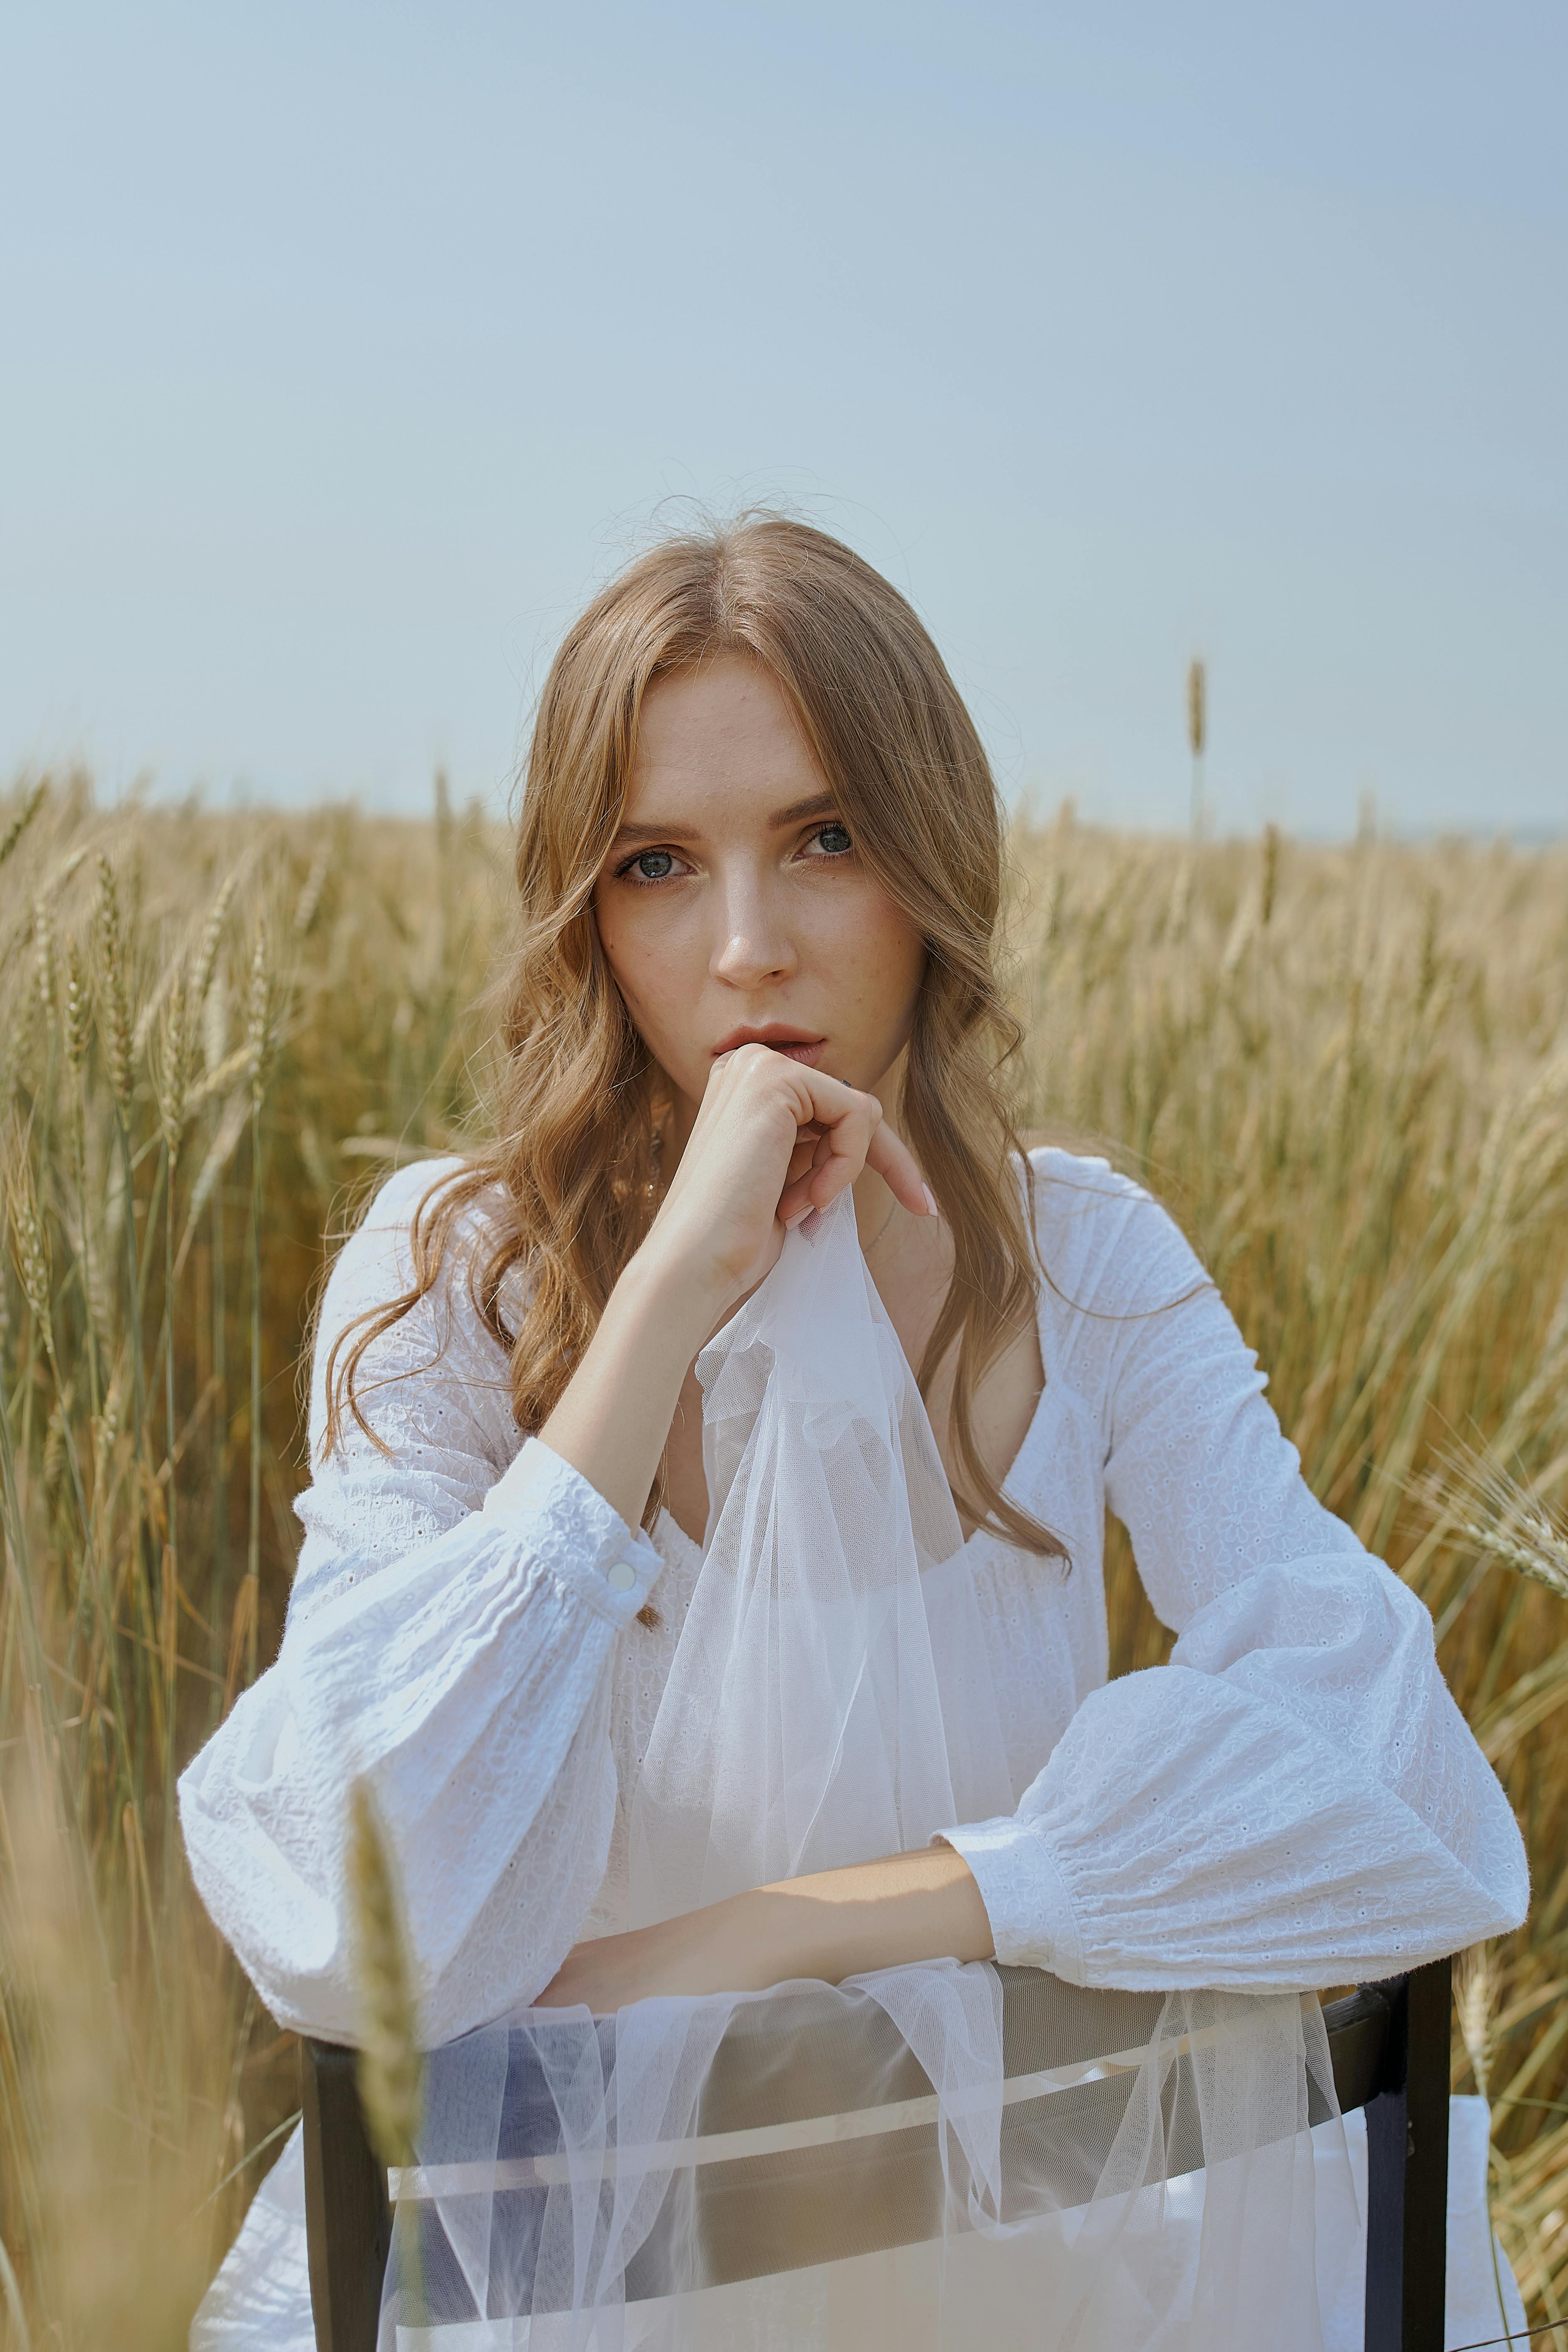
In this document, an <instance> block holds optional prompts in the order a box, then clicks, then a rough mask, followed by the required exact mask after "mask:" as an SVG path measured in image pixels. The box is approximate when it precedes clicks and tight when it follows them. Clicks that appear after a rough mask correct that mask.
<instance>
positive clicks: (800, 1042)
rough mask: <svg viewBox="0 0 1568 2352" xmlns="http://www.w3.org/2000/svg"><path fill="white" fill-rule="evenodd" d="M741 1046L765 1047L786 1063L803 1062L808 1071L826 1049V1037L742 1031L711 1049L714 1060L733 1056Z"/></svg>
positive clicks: (758, 1030)
mask: <svg viewBox="0 0 1568 2352" xmlns="http://www.w3.org/2000/svg"><path fill="white" fill-rule="evenodd" d="M742 1045H766V1046H767V1047H768V1048H769V1049H770V1051H771V1052H773V1053H775V1054H783V1055H784V1058H785V1059H786V1061H791V1062H803V1063H804V1064H805V1067H806V1068H807V1069H808V1070H811V1069H815V1068H816V1065H817V1063H818V1061H819V1060H820V1059H821V1057H822V1055H823V1054H824V1052H825V1051H826V1045H827V1040H826V1037H798V1036H797V1037H792V1036H791V1035H790V1034H788V1032H787V1031H785V1032H784V1033H782V1034H780V1035H778V1036H776V1037H771V1036H769V1035H768V1034H767V1032H766V1031H765V1030H761V1029H742V1030H740V1031H738V1032H737V1033H736V1034H735V1035H733V1036H731V1037H726V1038H725V1040H724V1042H723V1044H722V1045H715V1047H714V1048H713V1055H714V1059H715V1060H717V1058H718V1056H719V1055H721V1054H733V1053H734V1052H735V1051H736V1050H737V1048H738V1047H740V1046H742Z"/></svg>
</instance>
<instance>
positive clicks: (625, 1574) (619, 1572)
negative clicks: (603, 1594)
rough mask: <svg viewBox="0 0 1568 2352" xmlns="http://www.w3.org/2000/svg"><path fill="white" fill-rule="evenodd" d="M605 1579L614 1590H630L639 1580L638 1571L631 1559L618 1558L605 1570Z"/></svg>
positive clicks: (611, 1589)
mask: <svg viewBox="0 0 1568 2352" xmlns="http://www.w3.org/2000/svg"><path fill="white" fill-rule="evenodd" d="M605 1582H606V1583H607V1584H608V1585H609V1588H610V1591H612V1592H629V1591H631V1589H632V1587H633V1585H634V1584H635V1583H636V1582H637V1570H636V1569H635V1568H634V1567H633V1566H632V1564H631V1562H630V1560H629V1559H618V1560H616V1564H615V1566H614V1567H613V1568H607V1569H606V1570H605Z"/></svg>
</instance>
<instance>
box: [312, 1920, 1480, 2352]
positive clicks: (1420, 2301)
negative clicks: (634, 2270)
mask: <svg viewBox="0 0 1568 2352" xmlns="http://www.w3.org/2000/svg"><path fill="white" fill-rule="evenodd" d="M1003 1975H1004V1983H1005V2006H1004V2020H1005V2034H1006V2040H1007V2070H1008V2073H1009V2074H1010V2075H1011V2074H1016V2073H1018V2072H1022V2071H1025V2070H1026V2066H1027V2065H1028V2064H1040V2063H1059V2061H1060V2060H1061V2059H1062V2058H1063V2057H1066V2056H1070V2054H1071V2051H1070V2046H1069V2045H1070V2044H1071V2042H1072V2039H1073V2036H1074V2033H1075V2030H1076V2029H1077V2026H1078V2023H1079V2020H1078V2017H1077V2010H1078V2007H1079V2005H1081V2006H1082V2009H1083V2018H1082V2021H1081V2023H1082V2027H1083V2030H1084V2031H1085V2032H1088V2031H1089V2020H1090V2015H1091V2011H1092V2008H1093V2005H1094V2004H1095V2003H1097V2002H1098V2003H1103V2002H1105V2001H1107V2000H1110V2001H1117V2002H1121V2003H1123V2004H1127V2005H1129V2017H1128V2020H1127V2021H1126V2024H1127V2036H1126V2038H1127V2040H1128V2041H1129V2042H1131V2041H1132V2040H1134V2039H1135V2038H1138V2036H1139V2032H1140V2027H1142V2033H1143V2034H1145V2035H1146V2033H1147V2032H1149V2031H1151V2030H1152V2018H1151V2020H1150V2021H1147V2022H1144V2021H1142V2015H1141V2008H1142V2006H1147V2005H1148V2004H1150V2003H1151V2002H1152V2004H1153V2009H1154V2011H1155V2012H1156V2013H1157V2011H1158V2006H1159V1998H1160V1997H1159V1996H1158V1995H1146V1994H1128V1995H1097V1994H1089V1995H1083V1996H1075V1995H1074V1994H1073V1993H1072V1990H1071V1989H1070V1988H1066V1987H1062V1986H1060V1985H1058V1983H1057V1982H1056V1981H1055V1980H1054V1979H1044V1980H1042V1979H1039V1978H1038V1976H1037V1972H1036V1971H1033V1970H1028V1969H1009V1970H1005V1971H1004V1972H1003ZM1042 1986H1044V1987H1048V1989H1049V1996H1050V1998H1049V2000H1048V2004H1047V2003H1042V2001H1041V2000H1040V1998H1039V1995H1040V1991H1041V1990H1042ZM1450 1997H1451V1986H1450V1964H1449V1962H1448V1961H1447V1960H1446V1959H1445V1960H1437V1961H1434V1962H1433V1963H1431V1965H1430V1966H1428V1967H1426V1968H1422V1969H1415V1970H1414V1971H1413V1972H1412V1973H1411V1974H1410V1975H1409V1976H1405V1977H1396V1978H1394V1979H1391V1980H1390V1981H1389V1982H1387V1983H1385V1984H1375V1985H1363V1986H1362V1987H1361V1988H1360V1989H1359V1990H1357V1991H1356V1992H1354V1993H1352V1994H1350V1995H1348V1996H1347V1997H1346V1998H1345V1999H1344V2000H1339V2001H1334V2002H1331V2003H1330V2004H1329V2005H1328V2007H1327V2008H1326V2009H1325V2011H1324V2023H1325V2025H1326V2027H1327V2029H1328V2037H1329V2049H1330V2053H1331V2058H1332V2061H1333V2072H1334V2087H1335V2091H1336V2094H1337V2096H1338V2100H1339V2105H1340V2109H1341V2112H1342V2113H1343V2114H1348V2113H1350V2112H1351V2111H1352V2109H1353V2108H1356V2107H1364V2108H1365V2110H1366V2119H1367V2147H1368V2164H1369V2176H1368V2214H1367V2260H1366V2336H1365V2352H1442V2347H1443V2315H1444V2282H1445V2271H1446V2262H1447V2180H1448V2029H1449V2010H1450ZM1133 2008H1139V2009H1140V2015H1139V2016H1138V2017H1133V2016H1132V2015H1131V2010H1132V2009H1133ZM1087 2046H1088V2047H1096V2046H1097V2047H1098V2048H1100V2049H1101V2050H1103V2049H1104V2048H1106V2047H1107V2046H1108V2045H1107V2043H1106V2042H1105V2041H1104V2040H1100V2042H1098V2044H1094V2043H1092V2042H1091V2043H1089V2044H1088V2045H1087ZM1110 2046H1115V2045H1114V2043H1113V2044H1111V2045H1110ZM733 2058H734V2063H733V2066H732V2068H731V2072H732V2074H734V2076H735V2078H736V2079H735V2082H734V2084H733V2085H732V2086H731V2093H730V2094H728V2095H732V2096H733V2098H734V2099H735V2101H736V2104H737V2105H738V2106H742V2105H744V2102H745V2100H746V2098H747V2097H748V2096H749V2095H750V2094H749V2089H748V2084H747V2081H746V2079H744V2078H745V2077H746V2076H747V2074H748V2053H746V2052H745V2051H743V2050H742V2049H741V2048H739V2047H737V2050H736V2052H735V2053H733ZM1020 2060H1022V2062H1023V2063H1018V2062H1019V2061H1020ZM301 2068H302V2084H301V2091H302V2099H301V2104H302V2107H303V2112H304V2131H305V2206H306V2221H307V2228H308V2233H309V2243H310V2300H311V2305H312V2308H313V2311H314V2315H315V2324H316V2343H317V2347H318V2352H374V2346H375V2341H376V2331H377V2325H378V2320H379V2315H380V2306H381V2289H382V2281H383V2277H384V2272H385V2268H386V2262H387V2255H388V2251H389V2248H390V2245H391V2237H392V2214H391V2205H390V2201H389V2198H388V2187H387V2177H386V2173H385V2171H384V2168H383V2167H382V2166H381V2165H380V2164H379V2163H378V2162H377V2160H376V2158H375V2157H374V2154H373V2153H372V2150H371V2147H370V2143H369V2140H368V2138H367V2137H366V2133H365V2127H364V2118H363V2111H362V2109H361V2106H360V2101H359V2093H358V2088H357V2084H356V2081H355V2071H354V2070H355V2054H354V2053H353V2051H352V2050H346V2049H343V2048H341V2047H339V2046H337V2045H336V2044H332V2043H328V2042H310V2041H307V2042H303V2043H302V2044H301ZM792 2074H798V2053H793V2056H792ZM720 2095H721V2097H724V2096H726V2095H727V2094H726V2092H725V2090H724V2088H723V2085H722V2081H721V2087H720ZM1315 2119H1316V2118H1314V2120H1315ZM934 2137H935V2136H934V2131H933V2134H932V2144H933V2149H934ZM720 2169H721V2170H722V2168H720ZM925 2169H926V2172H930V2170H931V2167H930V2165H928V2166H927V2167H926V2168H925ZM787 2170H788V2175H789V2177H788V2178H785V2177H784V2176H782V2175H781V2177H780V2178H779V2179H777V2180H776V2181H773V2182H772V2183H770V2185H769V2191H768V2194H767V2195H766V2196H765V2197H763V2198H759V2197H757V2196H755V2195H752V2196H751V2197H750V2198H749V2199H747V2200H745V2201H744V2210H743V2212H742V2211H741V2210H739V2209H737V2210H734V2211H731V2210H727V2209H726V2207H725V2205H724V2202H723V2200H722V2199H721V2198H716V2199H715V2200H714V2201H713V2203H712V2205H711V2207H710V2211H709V2214H708V2217H707V2219H706V2221H705V2244H706V2251H707V2254H708V2259H709V2266H710V2271H711V2274H712V2276H713V2279H714V2280H715V2282H717V2281H718V2280H719V2279H721V2278H724V2277H741V2276H746V2275H755V2274H756V2273H757V2272H758V2271H759V2270H763V2269H769V2268H773V2269H784V2268H793V2267H795V2266H796V2265H797V2264H799V2263H813V2262H819V2261H825V2260H830V2259H832V2258H833V2256H834V2254H835V2253H836V2252H842V2251H846V2250H847V2248H846V2247H845V2246H843V2245H841V2244H840V2243H839V2242H838V2240H837V2237H836V2235H835V2232H836V2231H842V2229H843V2228H844V2226H845V2222H844V2216H843V2210H842V2207H841V2204H839V2203H838V2202H837V2201H836V2200H832V2199H820V2198H819V2199H815V2200H814V2199H813V2197H812V2196H811V2193H810V2191H811V2152H810V2151H806V2152H805V2160H804V2161H802V2160H800V2159H799V2158H797V2159H796V2160H795V2163H794V2165H793V2166H792V2167H790V2168H787ZM931 2194H932V2181H931V2179H926V2178H925V2177H924V2174H922V2171H921V2167H920V2166H919V2164H918V2163H917V2164H916V2165H915V2166H913V2167H912V2168H911V2167H910V2166H908V2165H905V2166H904V2167H903V2168H901V2169H900V2173H899V2176H898V2178H897V2179H896V2180H891V2181H889V2184H888V2185H887V2187H886V2189H884V2190H882V2191H875V2190H874V2191H873V2192H872V2193H870V2194H869V2195H868V2197H866V2198H863V2199H862V2200H860V2204H859V2207H858V2216H857V2221H856V2224H855V2226H856V2229H857V2231H858V2235H857V2239H856V2245H857V2248H858V2250H861V2251H864V2250H865V2249H866V2248H867V2247H868V2246H869V2245H871V2244H889V2245H891V2244H897V2243H902V2242H909V2241H910V2239H911V2238H915V2237H918V2236H921V2235H922V2234H925V2231H924V2230H923V2229H922V2227H921V2222H920V2221H919V2218H918V2214H912V2212H911V2207H920V2208H923V2206H924V2205H925V2203H926V2202H927V2201H929V2200H930V2198H931ZM868 2215H869V2217H870V2218H869V2221H868ZM759 2217H761V2218H762V2222H763V2226H762V2229H761V2231H759ZM868 2231H869V2232H870V2234H869V2235H868V2234H867V2232H868ZM627 2290H628V2296H629V2295H630V2294H631V2293H632V2281H631V2278H630V2276H629V2274H628V2280H627Z"/></svg>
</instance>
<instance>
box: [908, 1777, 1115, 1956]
mask: <svg viewBox="0 0 1568 2352" xmlns="http://www.w3.org/2000/svg"><path fill="white" fill-rule="evenodd" d="M939 1842H940V1843H942V1844H943V1845H950V1846H952V1849H953V1852H954V1853H960V1854H962V1855H963V1859H964V1861H965V1862H966V1863H967V1864H968V1865H969V1868H970V1871H971V1873H972V1874H973V1878H974V1883H975V1885H977V1886H978V1887H979V1889H980V1899H981V1901H982V1902H983V1903H984V1906H985V1916H986V1917H987V1918H988V1919H989V1920H990V1922H991V1935H992V1940H993V1942H994V1945H995V1947H996V1958H998V1959H999V1960H1000V1961H1002V1962H1003V1964H1004V1965H1005V1966H1007V1967H1012V1968H1024V1969H1049V1970H1050V1972H1051V1974H1052V1975H1053V1976H1058V1977H1061V1978H1062V1979H1065V1981H1066V1982H1067V1983H1068V1984H1082V1983H1083V1981H1084V1969H1083V1943H1082V1938H1081V1937H1079V1930H1078V1920H1077V1917H1076V1916H1075V1914H1074V1911H1073V1907H1072V1898H1071V1896H1070V1895H1068V1890H1067V1884H1066V1882H1065V1880H1064V1879H1063V1877H1062V1874H1061V1871H1060V1869H1059V1868H1058V1864H1057V1862H1056V1859H1055V1857H1054V1856H1053V1855H1052V1853H1050V1851H1049V1849H1048V1847H1047V1844H1046V1841H1045V1838H1044V1836H1043V1834H1042V1832H1041V1828H1040V1824H1039V1823H1038V1822H1032V1821H1022V1822H1021V1821H1019V1820H1018V1819H1017V1817H1016V1815H1015V1814H1012V1813H1005V1814H1003V1815H1001V1816H1000V1817H999V1818H998V1819H997V1820H995V1821H990V1822H968V1823H967V1824H965V1825H964V1826H963V1828H960V1829H952V1830H939V1831H938V1832H937V1833H936V1836H935V1837H933V1839H932V1840H931V1843H932V1844H933V1845H934V1844H936V1843H939Z"/></svg>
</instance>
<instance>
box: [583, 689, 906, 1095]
mask: <svg viewBox="0 0 1568 2352" xmlns="http://www.w3.org/2000/svg"><path fill="white" fill-rule="evenodd" d="M594 911H595V917H596V919H597V921H598V926H599V938H600V940H601V942H602V943H603V946H604V950H605V956H606V958H607V959H608V961H609V966H610V970H611V971H612V972H613V973H614V974H615V977H616V985H617V986H618V987H619V989H620V992H621V994H622V996H623V997H624V998H625V1000H626V1008H627V1010H628V1012H629V1013H630V1014H631V1016H632V1019H633V1021H634V1022H635V1023H636V1024H637V1029H638V1032H639V1033H640V1034H641V1036H642V1038H643V1040H644V1042H645V1043H646V1045H647V1047H648V1050H649V1051H650V1053H652V1054H653V1055H654V1056H655V1058H656V1060H657V1061H658V1063H659V1065H660V1066H661V1067H662V1068H663V1069H664V1071H665V1072H666V1074H667V1075H668V1077H669V1079H670V1080H671V1082H672V1084H673V1085H674V1086H675V1087H676V1089H677V1091H678V1092H679V1094H680V1095H681V1096H682V1097H684V1100H685V1104H686V1107H687V1109H688V1115H690V1114H691V1113H692V1112H694V1111H695V1108H696V1106H697V1104H698V1103H699V1102H700V1100H701V1098H702V1093H703V1089H704V1088H705V1087H706V1086H707V1084H708V1076H709V1073H710V1070H711V1068H712V1066H713V1060H714V1056H715V1055H719V1054H723V1053H727V1052H728V1051H729V1050H730V1049H731V1047H733V1046H736V1045H745V1044H747V1043H748V1042H751V1041H752V1040H755V1041H759V1042H761V1043H763V1044H764V1045H776V1046H779V1047H781V1048H782V1049H783V1050H784V1051H785V1052H788V1053H791V1054H792V1055H794V1056H795V1058H796V1059H797V1060H800V1061H805V1062H809V1063H811V1064H812V1065H814V1066H816V1067H817V1068H819V1069H823V1070H826V1072H827V1073H828V1074H829V1076H833V1077H836V1078H843V1079H844V1080H846V1081H847V1084H849V1085H850V1086H855V1087H863V1088H865V1089H866V1090H867V1091H870V1090H871V1089H873V1088H875V1087H877V1085H878V1084H879V1081H880V1080H881V1079H882V1078H883V1077H884V1076H886V1074H887V1072H888V1071H889V1069H890V1068H891V1066H892V1065H893V1063H894V1062H895V1061H896V1060H897V1058H898V1055H899V1054H900V1052H901V1050H902V1048H903V1046H904V1045H905V1044H906V1043H907V1041H908V1038H909V1034H910V1026H911V1024H912V1022H913V1019H914V1009H915V1000H916V996H917V994H918V992H919V990H920V984H921V975H922V973H923V971H924V969H925V949H924V945H923V942H922V941H921V936H920V933H919V932H918V931H917V930H916V929H914V927H913V926H912V925H911V924H910V920H909V919H908V917H907V916H905V915H904V914H903V913H901V912H900V909H899V908H897V907H896V906H895V905H894V904H893V902H892V900H891V899H890V898H889V897H888V895H887V893H886V892H885V891H884V890H883V889H882V887H881V886H880V884H879V883H878V882H877V881H876V880H874V878H873V877H872V876H871V874H870V873H869V872H868V869H867V867H866V866H864V865H863V864H862V863H861V860H860V856H859V853H858V850H857V848H856V845H855V843H854V840H853V838H852V837H851V835H850V833H849V831H848V828H847V826H846V825H845V824H844V823H843V822H842V820H841V818H840V816H839V814H838V812H837V806H836V804H835V802H834V798H833V795H832V793H831V792H830V791H829V790H828V788H827V786H826V782H824V779H823V776H822V772H821V771H820V769H819V768H818V767H817V765H816V761H815V760H814V759H813V757H812V754H811V751H810V749H809V747H808V746H807V744H806V741H805V737H804V736H803V735H802V733H801V731H800V728H799V726H798V725H797V723H796V721H795V714H794V712H793V711H792V710H791V709H790V706H789V704H788V702H787V701H786V700H785V698H784V695H783V693H782V692H781V691H780V689H779V688H778V687H777V686H775V685H774V683H773V679H772V678H771V677H769V675H768V673H767V672H766V671H765V670H763V669H762V668H760V667H758V666H757V665H756V664H755V663H754V662H752V661H748V660H747V659H745V658H744V657H743V656H738V655H725V656H721V658H719V659H718V660H715V661H713V662H710V663H708V664H706V665H705V666H704V667H702V668H701V669H700V670H682V671H677V672H676V673H675V674H674V675H672V676H671V677H667V678H661V679H660V680H659V681H658V684H657V685H656V686H654V687H652V688H650V689H649V691H648V693H647V696H646V697H645V698H644V701H643V706H642V720H641V725H640V728H639V730H638V748H637V763H636V766H635V767H634V769H633V772H632V776H631V780H630V786H629V789H628V791H627V794H626V813H625V816H624V819H623V822H622V824H621V828H620V831H619V833H618V834H617V835H616V839H615V841H614V843H613V845H611V849H610V854H609V856H608V857H607V858H606V860H605V866H604V870H603V871H602V873H601V874H600V877H599V880H598V883H597V886H596V887H595V895H594Z"/></svg>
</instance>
